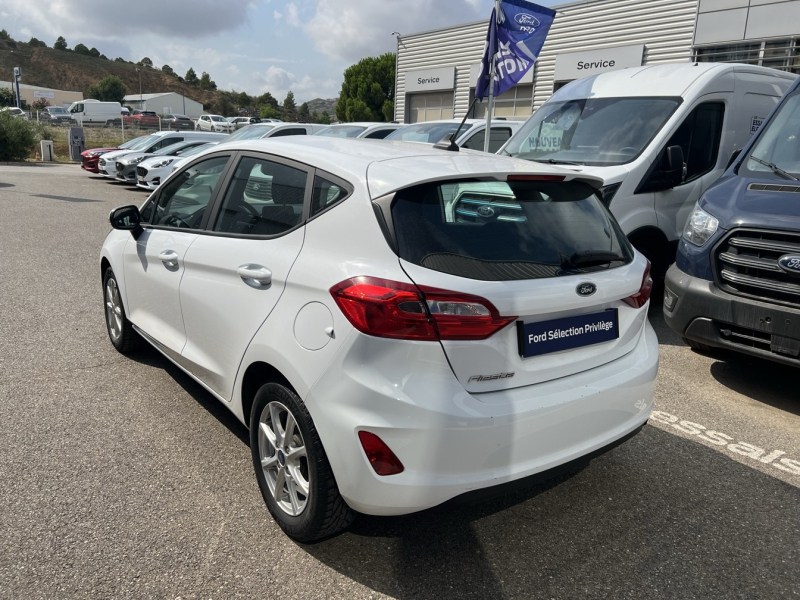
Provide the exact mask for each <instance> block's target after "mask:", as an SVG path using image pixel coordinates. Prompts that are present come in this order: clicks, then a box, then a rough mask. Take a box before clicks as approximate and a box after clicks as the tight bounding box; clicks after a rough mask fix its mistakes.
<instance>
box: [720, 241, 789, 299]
mask: <svg viewBox="0 0 800 600" xmlns="http://www.w3.org/2000/svg"><path fill="white" fill-rule="evenodd" d="M785 254H792V255H797V256H800V233H789V232H782V231H761V230H753V229H735V230H733V231H732V232H731V233H730V234H729V235H728V237H727V238H725V239H724V240H723V241H722V243H720V244H719V246H718V247H717V249H716V265H715V267H716V268H715V275H716V280H717V281H716V283H717V285H718V286H720V288H722V289H724V290H726V291H728V292H731V293H733V294H737V295H741V296H749V297H751V298H757V299H759V300H762V301H765V302H773V303H776V304H783V305H788V306H792V307H800V273H798V274H797V275H794V274H790V273H787V272H786V271H784V270H783V269H781V267H780V266H778V259H779V258H780V257H781V256H784V255H785Z"/></svg>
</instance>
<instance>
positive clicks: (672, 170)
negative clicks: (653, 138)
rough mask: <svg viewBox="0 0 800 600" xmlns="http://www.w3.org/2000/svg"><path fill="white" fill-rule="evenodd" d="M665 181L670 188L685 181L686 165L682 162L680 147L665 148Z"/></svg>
mask: <svg viewBox="0 0 800 600" xmlns="http://www.w3.org/2000/svg"><path fill="white" fill-rule="evenodd" d="M667 166H668V168H669V170H668V171H667V181H668V183H669V186H670V187H675V186H676V185H680V184H682V183H683V181H684V179H686V165H685V164H684V162H683V149H682V148H681V147H680V146H667Z"/></svg>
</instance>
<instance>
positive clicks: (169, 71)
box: [161, 65, 175, 77]
mask: <svg viewBox="0 0 800 600" xmlns="http://www.w3.org/2000/svg"><path fill="white" fill-rule="evenodd" d="M161 72H162V73H164V74H165V75H171V76H173V77H174V76H175V71H174V70H173V69H172V67H170V66H169V65H164V66H163V67H161Z"/></svg>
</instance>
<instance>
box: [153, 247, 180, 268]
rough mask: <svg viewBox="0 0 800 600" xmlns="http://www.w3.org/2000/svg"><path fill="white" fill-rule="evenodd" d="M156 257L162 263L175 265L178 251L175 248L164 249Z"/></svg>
mask: <svg viewBox="0 0 800 600" xmlns="http://www.w3.org/2000/svg"><path fill="white" fill-rule="evenodd" d="M158 258H159V259H160V260H161V262H163V263H164V264H168V265H177V264H178V253H177V252H175V250H164V251H163V252H161V253H160V254H159V255H158Z"/></svg>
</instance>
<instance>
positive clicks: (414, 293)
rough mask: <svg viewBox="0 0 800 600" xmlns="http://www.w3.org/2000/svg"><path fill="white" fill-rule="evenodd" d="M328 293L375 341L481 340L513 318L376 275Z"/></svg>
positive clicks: (476, 301) (475, 301) (457, 296)
mask: <svg viewBox="0 0 800 600" xmlns="http://www.w3.org/2000/svg"><path fill="white" fill-rule="evenodd" d="M330 292H331V295H332V296H333V299H334V301H335V302H336V304H337V306H338V307H339V308H340V309H341V311H342V313H343V314H344V316H345V317H347V320H348V321H350V323H351V324H352V325H353V327H355V328H356V329H358V330H359V331H360V332H362V333H366V334H367V335H373V336H376V337H385V338H394V339H404V340H419V341H430V342H435V341H439V340H483V339H486V338H488V337H489V336H491V335H493V334H494V333H496V332H497V331H499V330H500V329H502V328H503V327H505V326H506V325H508V324H509V323H511V322H512V321H514V320H515V319H516V318H517V317H503V316H500V314H499V313H498V312H497V309H496V308H495V307H494V305H492V303H491V302H489V301H488V300H485V299H483V298H480V297H478V296H472V295H470V294H461V293H459V292H449V291H447V290H440V289H438V288H429V287H424V286H421V287H417V286H415V285H412V284H409V283H401V282H398V281H389V280H386V279H379V278H377V277H353V278H352V279H348V280H346V281H343V282H341V283H339V284H337V285H335V286H333V287H332V288H331V290H330Z"/></svg>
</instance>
